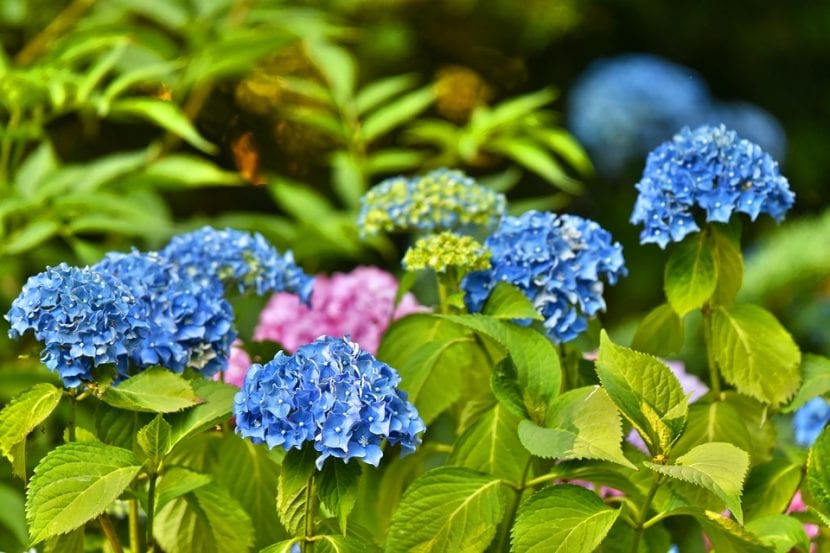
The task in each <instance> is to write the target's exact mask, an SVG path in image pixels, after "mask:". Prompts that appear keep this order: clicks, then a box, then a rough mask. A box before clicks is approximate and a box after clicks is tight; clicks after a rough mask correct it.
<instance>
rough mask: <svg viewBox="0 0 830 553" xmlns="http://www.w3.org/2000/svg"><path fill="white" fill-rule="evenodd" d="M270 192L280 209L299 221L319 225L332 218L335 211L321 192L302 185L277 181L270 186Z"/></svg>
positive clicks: (282, 180) (281, 180)
mask: <svg viewBox="0 0 830 553" xmlns="http://www.w3.org/2000/svg"><path fill="white" fill-rule="evenodd" d="M270 191H271V194H272V195H273V196H274V199H275V200H276V202H277V203H278V204H279V205H280V207H281V208H283V209H284V210H285V211H286V212H288V213H289V214H291V215H293V216H294V217H295V218H297V220H299V221H307V222H309V223H315V224H317V223H319V222H320V221H321V220H324V219H325V218H329V217H331V213H332V211H334V206H333V205H332V204H331V202H329V201H328V200H327V199H326V198H325V197H323V196H322V195H321V194H320V193H319V192H316V191H315V190H312V189H311V188H309V187H308V186H305V185H302V184H298V183H295V182H291V181H289V180H286V179H277V180H275V181H274V183H273V184H272V185H271V186H270Z"/></svg>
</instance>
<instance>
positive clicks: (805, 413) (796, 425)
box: [793, 397, 830, 447]
mask: <svg viewBox="0 0 830 553" xmlns="http://www.w3.org/2000/svg"><path fill="white" fill-rule="evenodd" d="M827 421H830V405H828V404H827V401H826V400H825V399H824V398H823V397H816V398H813V399H811V400H810V401H808V402H807V403H805V404H804V406H803V407H801V408H800V409H799V410H798V411H796V412H795V416H794V417H793V430H795V441H796V443H798V445H800V446H804V447H810V446H811V445H813V442H815V441H816V438H818V435H819V434H821V431H822V430H824V426H825V425H826V424H827Z"/></svg>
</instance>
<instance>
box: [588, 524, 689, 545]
mask: <svg viewBox="0 0 830 553" xmlns="http://www.w3.org/2000/svg"><path fill="white" fill-rule="evenodd" d="M698 532H700V528H698ZM634 539H635V531H634V528H632V527H631V526H630V525H628V524H627V523H626V522H624V521H623V519H620V518H618V519H617V521H616V522H615V523H614V525H613V526H612V527H611V530H610V531H609V532H608V535H607V536H606V537H605V539H604V540H603V541H602V543H601V544H599V547H598V548H597V549H596V550H595V551H596V552H597V553H631V552H632V550H633V549H634ZM672 541H673V539H672V535H671V534H669V533H668V532H667V531H666V529H665V528H663V526H661V525H660V524H657V525H654V526H652V527H651V528H648V529H646V530H645V531H644V532H643V533H642V535H641V536H640V541H639V544H638V546H637V553H666V552H667V551H669V548H670V547H671V544H672ZM701 545H702V544H701ZM682 551H683V552H684V553H685V551H686V550H685V549H682ZM701 553H703V549H702V548H701Z"/></svg>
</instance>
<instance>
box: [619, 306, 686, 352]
mask: <svg viewBox="0 0 830 553" xmlns="http://www.w3.org/2000/svg"><path fill="white" fill-rule="evenodd" d="M683 338H684V332H683V319H681V318H680V317H679V316H678V315H677V313H675V311H674V309H672V307H671V306H670V305H669V304H667V303H664V304H662V305H658V306H657V307H655V308H654V309H652V310H651V311H650V312H649V314H648V315H646V316H645V318H644V319H643V320H642V321H640V324H639V325H638V326H637V332H636V333H635V334H634V339H633V340H632V341H631V349H634V350H637V351H642V352H644V353H649V354H651V355H658V356H666V355H669V354H671V353H677V352H679V351H680V350H681V349H682V348H683Z"/></svg>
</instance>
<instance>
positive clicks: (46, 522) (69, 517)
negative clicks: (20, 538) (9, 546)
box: [26, 442, 141, 543]
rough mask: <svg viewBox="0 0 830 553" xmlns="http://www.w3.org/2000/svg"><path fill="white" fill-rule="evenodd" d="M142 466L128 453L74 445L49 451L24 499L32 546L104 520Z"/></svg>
mask: <svg viewBox="0 0 830 553" xmlns="http://www.w3.org/2000/svg"><path fill="white" fill-rule="evenodd" d="M140 470H141V462H140V461H139V460H138V459H137V458H136V456H135V455H134V454H133V453H132V452H131V451H128V450H126V449H121V448H118V447H113V446H109V445H105V444H102V443H99V442H75V443H69V444H66V445H62V446H60V447H58V448H56V449H53V450H52V451H50V452H49V453H48V454H47V455H46V456H45V457H44V458H43V459H42V460H41V461H40V463H39V464H38V466H37V467H36V468H35V473H34V476H33V477H32V480H31V482H30V483H29V490H28V493H27V498H26V518H27V519H28V521H29V533H30V535H31V538H32V543H38V542H40V541H42V540H44V539H47V538H50V537H52V536H57V535H59V534H65V533H67V532H69V531H71V530H74V529H75V528H78V527H79V526H81V525H82V524H83V523H85V522H87V521H88V520H92V519H93V518H95V517H97V516H98V515H100V514H101V513H102V512H104V510H105V509H106V508H107V507H108V506H109V505H110V503H112V502H113V501H115V500H116V499H118V496H120V495H121V493H122V492H124V490H126V489H127V487H128V486H129V485H130V483H132V481H133V479H135V477H136V476H137V475H138V472H139V471H140Z"/></svg>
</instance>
